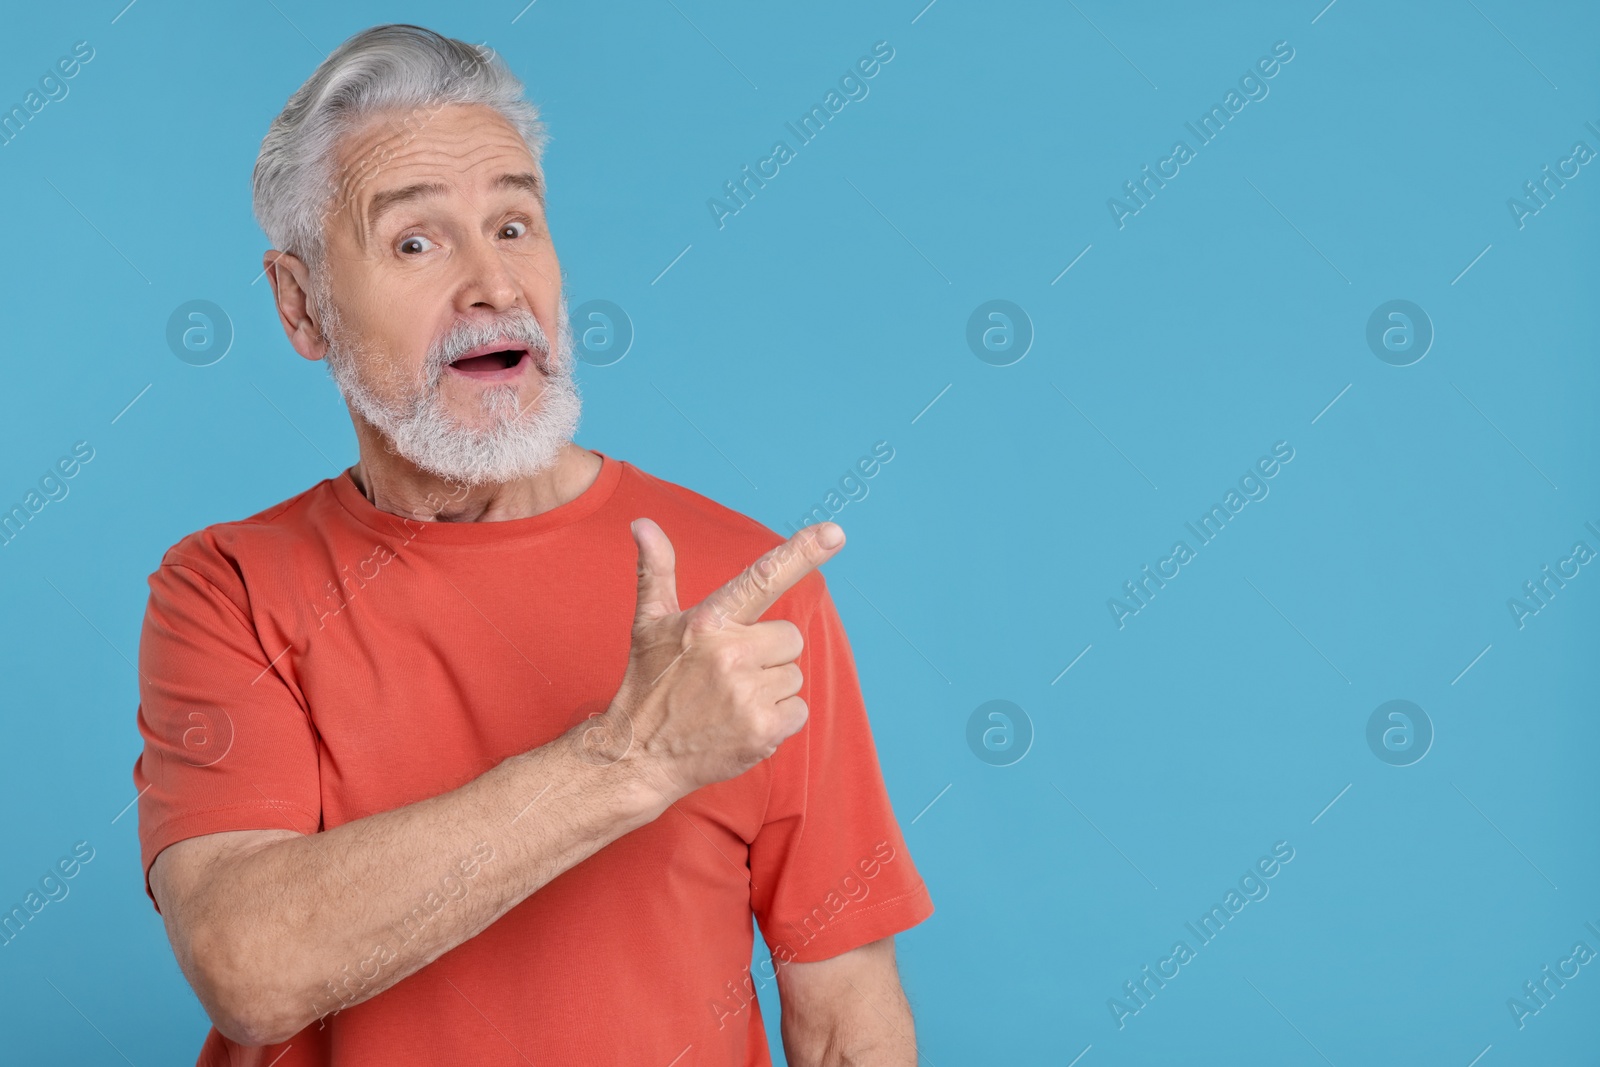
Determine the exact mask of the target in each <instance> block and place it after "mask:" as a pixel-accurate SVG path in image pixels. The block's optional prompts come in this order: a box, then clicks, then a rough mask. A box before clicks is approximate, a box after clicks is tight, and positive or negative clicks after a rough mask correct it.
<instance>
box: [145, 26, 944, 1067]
mask: <svg viewBox="0 0 1600 1067" xmlns="http://www.w3.org/2000/svg"><path fill="white" fill-rule="evenodd" d="M543 142H544V132H543V129H542V126H541V124H540V121H539V118H538V115H537V112H536V111H535V109H534V108H533V107H532V105H531V104H529V103H528V102H527V101H526V100H525V98H524V95H523V89H522V86H521V85H520V84H519V83H518V82H517V80H516V79H515V78H514V77H512V76H511V75H510V74H509V73H508V72H507V70H506V68H505V66H504V64H503V63H502V62H501V61H500V60H499V59H498V57H495V56H494V55H493V54H492V53H490V52H488V51H487V50H481V49H478V48H474V47H472V46H469V45H466V44H464V43H463V42H461V41H457V40H453V39H450V38H445V37H441V36H439V35H438V34H435V33H433V32H431V31H428V30H424V29H421V28H418V27H415V26H381V27H376V28H373V29H370V30H367V31H364V32H363V33H360V34H357V35H356V36H355V37H352V38H351V39H350V40H349V41H347V42H345V43H344V44H343V45H342V46H341V47H340V48H339V49H338V50H337V51H336V52H334V53H333V55H331V56H329V57H328V59H327V60H326V61H325V62H324V63H323V64H322V65H321V66H319V67H318V68H317V70H316V72H315V73H314V74H313V75H312V76H311V78H310V79H309V80H308V81H307V82H306V83H305V84H304V85H303V86H302V87H301V88H300V89H299V90H298V91H297V92H296V93H295V94H294V95H293V96H292V97H291V98H290V99H289V102H288V104H287V106H286V107H285V108H284V110H283V112H282V114H281V115H279V116H278V118H277V119H276V121H274V122H273V124H272V126H271V129H270V131H269V132H268V134H267V136H266V138H265V140H264V141H263V144H262V148H261V154H260V157H259V159H258V160H257V164H256V170H255V180H254V195H255V208H256V213H257V217H258V218H259V219H260V221H261V224H262V227H263V229H264V230H265V231H266V233H267V235H268V237H269V239H270V240H271V241H272V243H273V244H274V246H275V248H274V250H272V251H269V252H268V253H267V254H266V256H265V259H264V266H265V268H266V273H267V276H268V277H269V278H270V279H271V282H272V287H273V292H274V295H275V298H276V303H277V310H278V314H279V317H280V320H281V322H282V325H283V329H284V332H285V333H286V334H287V335H288V338H289V341H290V343H291V344H292V345H293V346H294V349H295V351H296V352H298V353H299V354H300V355H301V356H303V357H305V358H306V359H310V360H326V362H327V365H328V368H329V372H330V374H331V375H332V377H333V378H334V380H335V382H336V383H337V385H338V388H339V390H340V392H341V393H342V395H343V397H344V399H345V401H346V402H347V404H348V405H349V408H350V414H351V419H352V422H353V423H354V425H355V430H356V437H357V441H358V443H359V449H360V455H359V460H358V462H356V464H355V465H354V466H353V467H351V468H349V469H348V470H346V471H344V472H343V473H341V474H340V475H338V476H337V477H334V478H330V479H327V480H324V481H322V482H320V483H318V484H317V485H314V486H312V487H311V488H310V489H308V490H306V491H305V492H303V493H300V494H299V495H297V496H295V497H292V498H291V499H289V500H285V501H283V502H282V503H279V504H276V505H274V506H273V507H270V508H268V509H266V510H265V511H262V512H260V513H259V514H256V515H254V516H251V517H250V518H247V519H243V520H241V521H237V522H225V523H220V524H217V525H213V526H210V527H207V528H206V529H203V530H201V531H199V532H197V533H194V534H191V535H190V536H188V537H186V538H184V539H183V540H182V541H180V542H179V543H178V544H177V545H175V546H174V547H173V548H172V549H170V550H169V551H168V552H167V553H166V555H165V557H164V558H163V559H162V561H161V565H160V567H159V569H158V570H157V571H156V572H155V574H153V575H152V576H151V578H150V602H149V606H148V609H147V612H146V616H145V626H144V631H143V636H142V639H141V644H140V698H141V700H140V709H139V728H140V732H141V735H142V736H143V739H144V746H145V747H144V751H143V753H142V755H141V757H140V759H139V760H138V762H137V763H136V765H135V767H134V782H135V785H136V787H137V788H138V790H139V833H140V841H141V846H142V851H143V860H144V864H145V870H146V876H147V886H146V889H147V892H148V893H149V894H150V897H151V899H152V901H153V902H154V903H155V905H156V907H157V909H158V910H159V911H160V913H161V915H162V917H163V919H164V921H165V923H166V928H167V932H168V936H169V938H170V939H171V942H172V946H173V950H174V953H175V955H176V957H177V960H178V962H179V964H180V966H181V967H182V969H183V972H184V974H185V975H186V976H187V977H188V979H189V981H190V983H191V985H192V986H193V987H194V990H195V993H196V995H197V996H198V997H199V999H200V1002H201V1004H202V1005H203V1006H204V1007H205V1009H206V1012H207V1013H208V1014H209V1016H210V1017H211V1020H212V1022H213V1024H214V1027H213V1029H212V1031H211V1033H210V1034H209V1035H208V1036H207V1039H206V1042H205V1045H204V1047H203V1049H202V1050H201V1053H200V1061H199V1062H200V1064H202V1065H217V1067H221V1065H224V1064H227V1065H234V1067H239V1065H245V1064H258V1065H263V1067H265V1065H268V1064H270V1065H272V1067H310V1065H331V1064H351V1065H354V1064H374V1065H376V1064H382V1065H385V1067H396V1065H401V1067H403V1065H410V1064H473V1065H475V1067H485V1065H497V1064H506V1065H510V1064H529V1063H540V1064H641V1065H651V1067H668V1065H674V1067H689V1065H691V1064H765V1063H768V1062H769V1061H768V1056H767V1050H766V1035H765V1032H764V1030H763V1027H762V1020H761V1012H760V1007H759V999H758V998H759V996H760V994H761V993H762V992H763V991H764V990H765V991H766V992H767V993H768V995H769V996H770V992H771V988H772V986H773V985H775V987H776V990H777V993H778V995H779V997H780V998H781V1002H782V1007H783V1026H782V1036H783V1042H784V1047H785V1049H786V1052H787V1055H788V1058H789V1062H790V1063H791V1064H795V1065H797V1067H798V1065H802V1064H805V1065H810V1064H845V1063H851V1064H855V1063H872V1064H907V1065H909V1064H913V1063H914V1062H915V1061H916V1051H915V1045H914V1039H913V1030H912V1019H911V1014H910V1010H909V1007H908V1005H907V1003H906V999H905V996H904V993H903V992H902V990H901V986H900V982H899V978H898V975H897V972H896V968H895V960H894V941H893V935H894V934H895V933H897V932H899V931H901V930H904V929H906V928H907V927H909V926H912V925H914V924H915V923H918V922H920V921H922V920H923V919H924V918H926V917H927V916H928V915H929V914H931V913H932V910H933V905H932V903H931V901H930V898H929V896H928V892H927V889H926V887H925V886H924V884H923V882H922V880H921V879H920V878H919V877H918V875H917V871H916V868H915V867H914V865H913V864H912V861H911V857H910V856H909V855H908V854H907V851H906V846H905V842H904V840H903V838H902V836H901V833H900V830H899V828H898V826H897V824H896V822H895V818H894V815H893V812H892V810H891V808H890V806H889V803H888V799H887V796H886V792H885V789H884V785H883V781H882V776H881V773H880V771H879V767H878V762H877V757H876V753H875V750H874V747H873V742H872V735H871V731H870V729H869V726H868V722H867V717H866V712H865V709H864V708H863V706H862V701H861V694H860V690H859V685H858V681H857V678H856V674H855V667H854V663H853V661H852V658H851V654H850V649H849V645H848V643H847V641H846V638H845V634H844V630H843V628H842V626H841V624H840V621H839V617H838V614H837V612H836V611H835V609H834V606H833V603H832V601H831V599H830V597H829V594H828V590H827V587H826V584H825V583H824V581H823V578H822V575H821V573H820V572H818V571H816V568H817V567H818V565H820V564H821V563H823V562H824V561H826V560H827V559H829V558H830V557H831V556H833V555H834V554H835V553H836V552H837V551H838V550H839V548H840V546H841V545H842V544H843V540H844V537H843V532H842V531H841V530H840V529H839V528H838V527H837V526H836V525H834V524H832V523H821V524H819V525H815V526H811V527H807V528H806V529H804V530H802V531H800V532H799V533H798V534H796V535H795V536H794V537H793V538H792V539H790V540H788V541H787V542H785V541H784V540H783V539H782V538H781V537H779V536H778V535H777V534H774V533H773V532H772V531H770V530H768V529H767V528H765V527H763V526H762V525H760V524H759V523H757V522H755V521H753V520H751V519H749V518H746V517H744V516H742V515H740V514H738V513H736V512H733V511H731V510H729V509H727V508H725V507H722V506H720V505H718V504H716V503H714V502H712V501H710V500H708V499H706V498H705V497H702V496H699V495H697V494H695V493H693V492H691V491H689V490H687V489H684V488H681V487H679V486H677V485H673V484H671V483H669V482H665V481H663V480H661V479H658V478H655V477H652V476H651V475H649V474H646V473H644V472H643V471H641V470H640V469H638V468H637V467H634V466H632V465H631V464H629V463H627V462H626V461H623V460H620V459H617V458H614V457H612V456H610V455H607V454H604V453H600V452H596V451H591V450H587V449H584V448H582V447H579V446H578V445H576V444H575V443H573V440H572V436H573V433H574V432H575V430H576V427H577V422H578V414H579V400H578V392H577V390H576V388H575V384H574V381H573V377H572V374H573V348H572V337H571V332H570V329H569V326H568V323H567V316H566V310H565V305H564V303H563V298H562V292H561V272H560V267H559V264H558V263H557V260H556V254H555V248H554V246H553V244H552V243H551V236H550V232H549V228H548V225H547V223H546V218H545V210H544V208H545V204H544V195H545V181H544V175H543V171H542V169H541V166H540V151H541V148H542V146H543ZM752 918H753V919H754V920H755V922H757V923H759V925H760V929H761V932H762V935H763V938H764V939H765V941H766V942H767V945H768V947H769V949H770V950H771V952H772V955H773V959H774V963H773V964H772V965H771V966H770V967H757V968H756V969H755V972H754V973H752V971H751V967H750V960H751V955H752V948H753V941H754V934H753V930H752Z"/></svg>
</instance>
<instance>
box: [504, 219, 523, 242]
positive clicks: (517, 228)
mask: <svg viewBox="0 0 1600 1067" xmlns="http://www.w3.org/2000/svg"><path fill="white" fill-rule="evenodd" d="M527 232H528V224H527V223H526V222H517V221H512V222H508V223H506V224H505V225H504V226H502V227H500V236H501V237H512V238H516V237H521V236H522V235H523V234H525V233H527Z"/></svg>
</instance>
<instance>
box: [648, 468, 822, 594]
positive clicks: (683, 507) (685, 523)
mask: <svg viewBox="0 0 1600 1067" xmlns="http://www.w3.org/2000/svg"><path fill="white" fill-rule="evenodd" d="M622 463H623V473H622V485H621V486H619V491H620V492H621V494H622V497H623V500H622V503H623V506H624V507H626V508H628V509H631V510H630V514H629V516H628V518H629V520H630V521H631V520H632V519H635V518H641V517H642V518H649V519H653V520H655V522H656V525H658V526H660V527H661V529H662V531H663V532H665V533H666V535H667V537H668V538H670V539H671V541H672V545H673V551H674V553H675V554H676V556H677V559H678V575H679V581H680V590H679V594H680V600H682V602H683V603H684V604H685V605H687V604H690V603H693V602H694V601H695V600H698V599H700V597H702V596H703V595H704V594H705V593H709V592H710V591H711V590H712V589H714V588H716V587H717V586H718V585H721V584H722V583H723V582H725V581H727V580H729V579H730V578H733V577H734V576H735V575H737V574H738V573H739V572H740V571H742V570H744V569H745V568H746V567H748V566H750V565H751V564H752V563H754V562H755V561H756V560H757V559H759V558H760V557H761V556H762V555H763V554H764V553H767V552H770V551H771V550H773V549H775V548H777V547H778V546H779V545H782V544H783V543H784V542H786V541H787V540H789V538H788V537H787V536H785V535H783V534H780V533H778V532H776V531H774V530H772V529H771V528H769V527H768V526H766V525H764V524H762V523H761V522H759V521H757V520H756V519H753V518H751V517H750V516H748V515H745V514H744V513H742V512H739V511H736V510H734V509H733V508H730V507H728V506H727V505H725V504H720V503H718V502H717V501H715V500H712V499H711V498H710V497H708V496H705V495H703V494H701V493H697V492H695V491H694V490H693V489H689V488H687V487H685V486H682V485H679V484H678V483H676V482H671V481H668V480H667V479H665V478H661V477H658V476H656V475H653V474H650V473H648V472H646V471H644V470H641V469H640V468H639V467H637V466H635V465H634V464H632V463H628V462H626V461H622ZM633 512H636V514H634V513H633ZM686 578H688V579H689V580H688V581H687V582H686V581H685V579H686ZM697 578H699V579H702V582H703V583H708V584H705V585H704V588H703V589H696V588H694V586H695V584H696V582H695V579H697ZM824 596H826V585H825V583H824V581H823V578H822V572H821V571H813V572H812V573H810V574H808V575H806V577H805V578H803V579H801V581H800V582H799V583H797V584H796V585H795V587H794V588H793V589H792V590H790V591H789V593H787V594H785V596H784V598H783V600H780V602H779V603H780V604H782V603H784V602H787V603H788V607H789V610H788V611H783V610H778V611H774V612H772V613H771V614H769V615H768V616H767V617H768V618H772V617H776V616H780V615H782V616H787V617H789V618H796V619H797V618H798V616H800V615H809V614H810V613H811V611H813V610H814V609H815V607H816V605H817V603H818V602H819V600H820V599H821V598H822V597H824Z"/></svg>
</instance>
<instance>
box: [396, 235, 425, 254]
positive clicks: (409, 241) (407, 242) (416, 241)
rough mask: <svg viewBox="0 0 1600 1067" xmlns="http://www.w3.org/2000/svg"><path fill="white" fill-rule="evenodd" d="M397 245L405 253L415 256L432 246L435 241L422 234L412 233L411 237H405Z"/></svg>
mask: <svg viewBox="0 0 1600 1067" xmlns="http://www.w3.org/2000/svg"><path fill="white" fill-rule="evenodd" d="M396 247H398V248H399V250H400V252H401V253H402V254H403V255H408V256H414V255H417V254H419V253H422V252H426V251H427V250H428V249H430V248H432V247H433V242H432V241H430V240H428V239H427V238H426V237H423V236H421V235H420V234H412V235H411V236H410V237H407V238H404V239H403V240H402V241H401V242H400V244H399V245H397V246H396Z"/></svg>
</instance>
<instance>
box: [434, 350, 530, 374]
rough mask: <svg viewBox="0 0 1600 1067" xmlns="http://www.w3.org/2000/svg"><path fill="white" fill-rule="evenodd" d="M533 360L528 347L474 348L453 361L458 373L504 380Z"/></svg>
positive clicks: (517, 372) (452, 367) (451, 366)
mask: <svg viewBox="0 0 1600 1067" xmlns="http://www.w3.org/2000/svg"><path fill="white" fill-rule="evenodd" d="M532 361H533V354H532V353H531V352H529V351H528V350H527V349H526V348H500V349H487V350H485V349H474V350H472V351H471V352H469V353H467V354H466V355H465V356H462V357H461V358H460V359H458V360H456V361H455V362H454V363H451V364H450V365H449V366H450V369H451V370H452V371H455V372H456V373H457V374H460V375H463V376H465V377H468V378H476V379H478V380H480V381H502V380H505V379H508V378H513V377H515V376H517V375H518V374H520V373H522V369H523V365H524V364H527V363H531V362H532Z"/></svg>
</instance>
